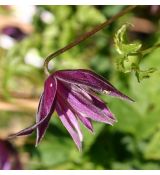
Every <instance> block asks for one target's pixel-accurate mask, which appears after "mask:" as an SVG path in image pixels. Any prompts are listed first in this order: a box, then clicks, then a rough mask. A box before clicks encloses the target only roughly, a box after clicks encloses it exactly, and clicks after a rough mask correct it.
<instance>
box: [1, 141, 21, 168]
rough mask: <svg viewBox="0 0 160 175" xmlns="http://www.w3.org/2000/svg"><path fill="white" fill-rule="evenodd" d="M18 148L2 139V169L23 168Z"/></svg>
mask: <svg viewBox="0 0 160 175" xmlns="http://www.w3.org/2000/svg"><path fill="white" fill-rule="evenodd" d="M21 169H22V165H21V163H20V160H19V155H18V153H17V150H16V149H15V148H14V147H13V145H12V144H11V143H10V142H8V141H7V140H2V139H0V170H21Z"/></svg>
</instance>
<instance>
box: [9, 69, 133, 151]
mask: <svg viewBox="0 0 160 175" xmlns="http://www.w3.org/2000/svg"><path fill="white" fill-rule="evenodd" d="M95 92H98V93H105V94H108V95H111V96H115V97H119V98H121V99H126V100H130V101H133V100H132V99H130V98H129V97H127V96H126V95H124V94H123V93H121V92H120V91H118V90H117V89H116V88H115V87H114V86H113V85H111V84H110V83H109V82H108V81H106V80H105V79H104V78H102V77H101V76H99V75H97V74H96V73H94V72H92V71H90V70H84V69H78V70H61V71H56V72H55V73H53V74H52V75H50V76H49V77H48V78H47V80H46V81H45V85H44V91H43V93H42V95H41V98H40V102H39V107H38V111H37V115H36V124H35V125H33V126H32V127H29V128H27V129H24V130H22V131H20V132H18V133H17V134H14V135H12V136H22V135H28V134H31V133H32V132H33V131H34V130H35V129H36V132H37V139H36V145H38V143H39V142H40V141H41V139H42V138H43V136H44V134H45V132H46V129H47V127H48V124H49V121H50V118H51V116H52V114H53V112H54V111H56V112H57V114H58V115H59V118H60V120H61V122H62V123H63V125H64V126H65V128H66V129H67V130H68V132H69V133H70V135H71V136H72V138H73V140H74V142H75V143H76V145H77V147H78V148H79V149H81V147H82V140H83V135H82V132H81V130H80V127H79V123H78V121H81V122H82V123H83V124H84V125H85V126H86V127H87V128H88V129H89V130H90V131H91V132H92V131H93V126H92V122H91V120H94V121H98V122H103V123H107V124H109V125H113V124H114V122H116V119H115V117H114V115H113V114H112V113H111V111H110V110H109V108H108V107H107V106H106V105H105V103H104V102H103V101H102V100H101V99H100V98H99V97H97V96H96V95H95Z"/></svg>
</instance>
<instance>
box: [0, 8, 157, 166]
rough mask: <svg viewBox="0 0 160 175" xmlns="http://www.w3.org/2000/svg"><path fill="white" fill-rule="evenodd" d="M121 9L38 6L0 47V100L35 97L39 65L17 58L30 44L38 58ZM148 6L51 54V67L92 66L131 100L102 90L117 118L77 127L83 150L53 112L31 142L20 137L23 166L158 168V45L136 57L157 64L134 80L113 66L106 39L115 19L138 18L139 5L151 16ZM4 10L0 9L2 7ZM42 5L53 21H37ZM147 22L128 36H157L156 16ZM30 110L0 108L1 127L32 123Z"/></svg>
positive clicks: (150, 42)
mask: <svg viewBox="0 0 160 175" xmlns="http://www.w3.org/2000/svg"><path fill="white" fill-rule="evenodd" d="M123 8H124V6H37V7H36V13H35V15H34V16H33V21H32V25H33V27H34V32H33V33H32V34H31V35H30V36H27V37H26V38H25V39H23V40H22V41H20V42H17V43H16V44H15V45H14V46H13V47H12V48H11V49H9V50H5V49H2V48H1V51H0V54H1V55H0V56H1V59H0V62H1V63H0V67H1V68H0V81H1V83H0V92H1V99H2V97H3V100H4V99H5V100H8V101H12V93H11V92H23V93H28V94H30V97H34V98H36V97H39V95H40V93H41V91H42V88H43V83H44V79H45V76H44V72H43V67H41V68H37V67H34V66H32V65H30V64H26V63H25V60H24V58H25V56H26V54H27V53H28V52H29V51H30V50H33V49H34V50H36V52H37V53H38V55H39V56H40V57H41V59H43V58H45V57H46V56H47V55H48V54H49V53H51V52H54V51H56V50H57V49H60V48H62V47H63V46H65V45H67V44H68V43H69V42H71V41H72V40H73V39H74V38H76V36H79V35H80V34H82V33H83V32H84V31H88V30H89V29H91V28H93V27H94V26H95V25H97V24H99V23H101V22H103V21H104V20H105V19H106V18H109V17H111V16H113V15H114V14H116V13H118V12H119V11H120V10H121V9H123ZM149 8H151V6H150V7H149V6H146V7H145V8H144V7H140V6H139V7H137V8H136V9H135V10H134V11H132V12H130V13H128V14H126V15H125V16H124V17H122V18H120V19H119V20H117V21H115V22H114V23H113V24H112V25H110V26H109V27H107V28H106V29H104V30H102V31H101V32H99V33H97V34H96V35H94V36H93V37H91V38H89V39H88V40H86V41H85V42H83V43H81V44H80V45H78V46H76V47H75V48H73V49H71V50H69V51H68V52H66V53H64V54H62V55H60V56H59V57H58V58H56V59H55V60H53V70H58V69H75V68H87V69H92V70H94V71H95V72H97V73H98V74H100V75H102V76H104V77H105V78H106V79H108V80H109V81H110V82H112V83H113V84H114V85H115V86H116V87H117V88H119V89H120V90H121V91H122V92H124V93H126V94H127V95H128V96H130V97H132V98H133V99H134V100H135V101H136V102H135V103H127V102H123V101H121V100H118V99H114V98H111V97H108V96H102V98H103V99H104V101H106V103H108V106H109V107H110V108H111V110H112V112H113V113H114V114H115V115H116V117H117V119H118V122H117V123H116V124H115V125H114V126H109V125H104V124H101V123H94V128H95V134H94V135H92V134H90V133H89V132H88V131H87V130H86V129H85V128H84V127H83V126H82V127H83V129H82V130H83V132H84V145H83V151H82V152H79V151H78V150H77V149H76V146H75V145H74V143H73V141H72V139H71V137H70V136H69V134H68V133H67V131H66V130H65V128H64V127H63V126H62V124H61V123H60V121H59V119H58V116H57V115H56V114H54V115H53V117H52V119H51V122H50V126H49V128H48V130H47V132H46V135H45V137H44V139H43V141H42V142H41V144H40V145H39V146H38V148H35V147H34V140H35V135H34V134H33V135H32V136H30V137H27V138H25V140H24V141H23V142H22V143H23V144H20V145H17V147H18V148H19V151H20V154H21V158H22V160H23V156H24V155H26V154H27V155H28V159H27V160H26V161H24V162H25V163H24V167H25V169H159V168H160V151H159V148H160V117H159V114H160V106H159V104H160V93H159V92H160V83H159V82H160V72H159V70H158V69H159V67H160V61H159V59H160V58H159V55H160V49H155V50H153V51H152V52H150V53H148V54H147V55H145V56H144V57H143V58H142V60H141V66H142V68H145V67H155V68H157V71H156V72H155V73H153V74H152V76H151V77H150V78H149V79H146V80H143V81H141V82H140V83H138V82H137V80H136V77H135V76H134V74H132V73H128V74H124V73H122V72H119V71H117V70H116V67H115V63H116V60H117V58H118V54H117V53H116V48H115V46H114V44H113V38H114V35H115V32H116V31H117V30H118V29H119V28H120V27H121V25H122V24H124V23H128V22H129V23H131V18H132V17H134V16H136V17H141V13H140V12H141V10H143V17H145V14H146V18H147V19H148V20H151V21H152V18H153V15H150V16H149ZM140 9H141V10H140ZM147 10H148V11H147ZM3 11H4V10H2V11H0V12H1V13H5V12H3ZM44 12H49V13H51V14H52V15H53V17H54V18H53V19H54V20H53V21H52V22H51V23H46V22H44V21H43V20H42V18H41V16H42V14H43V13H44ZM156 19H157V18H156ZM152 22H153V24H154V25H155V26H156V28H157V30H156V31H155V32H152V33H147V34H143V33H138V32H133V31H132V32H131V33H130V36H132V35H133V34H134V35H133V36H134V39H136V40H139V41H140V42H141V43H142V44H143V43H144V42H145V43H144V46H143V47H144V48H143V49H146V48H148V47H150V46H151V45H153V44H154V43H156V42H158V41H160V33H159V29H160V26H159V24H160V23H159V22H160V21H159V19H157V20H154V21H152ZM144 36H145V37H144ZM33 59H34V57H33ZM35 112H36V111H35ZM35 112H34V113H33V112H29V113H25V112H23V113H22V112H18V111H17V112H16V111H15V112H8V111H6V112H2V111H0V118H1V121H3V123H2V124H1V125H0V126H1V128H3V129H6V130H7V129H8V128H9V126H10V125H9V123H13V121H14V120H16V124H17V125H21V128H23V127H24V126H28V124H31V123H33V122H34V118H35ZM17 140H21V138H18V139H17ZM15 144H16V142H15Z"/></svg>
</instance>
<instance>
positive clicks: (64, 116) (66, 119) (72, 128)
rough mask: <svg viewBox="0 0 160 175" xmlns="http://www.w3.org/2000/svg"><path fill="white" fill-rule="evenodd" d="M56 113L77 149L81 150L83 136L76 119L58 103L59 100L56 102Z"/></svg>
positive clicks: (67, 109) (65, 107)
mask: <svg viewBox="0 0 160 175" xmlns="http://www.w3.org/2000/svg"><path fill="white" fill-rule="evenodd" d="M56 111H57V113H58V115H59V118H60V120H61V122H62V123H63V125H64V126H65V128H66V129H67V130H68V132H69V133H70V135H71V137H72V138H73V140H74V142H75V144H76V145H77V147H78V149H79V150H81V147H82V144H81V142H82V140H83V135H82V133H81V131H80V128H79V125H78V121H77V119H76V117H75V116H74V114H73V113H72V111H71V110H70V109H69V108H67V106H65V105H64V104H63V103H62V102H60V100H58V102H57V104H56Z"/></svg>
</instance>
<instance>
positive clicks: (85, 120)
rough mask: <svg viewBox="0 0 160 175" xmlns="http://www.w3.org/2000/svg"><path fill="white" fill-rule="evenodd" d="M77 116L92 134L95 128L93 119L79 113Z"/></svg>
mask: <svg viewBox="0 0 160 175" xmlns="http://www.w3.org/2000/svg"><path fill="white" fill-rule="evenodd" d="M77 116H78V118H79V119H80V121H81V122H82V123H83V124H84V125H85V126H86V128H88V129H89V130H90V131H91V132H93V126H92V122H91V119H89V118H87V116H85V115H84V114H80V113H78V115H77Z"/></svg>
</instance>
